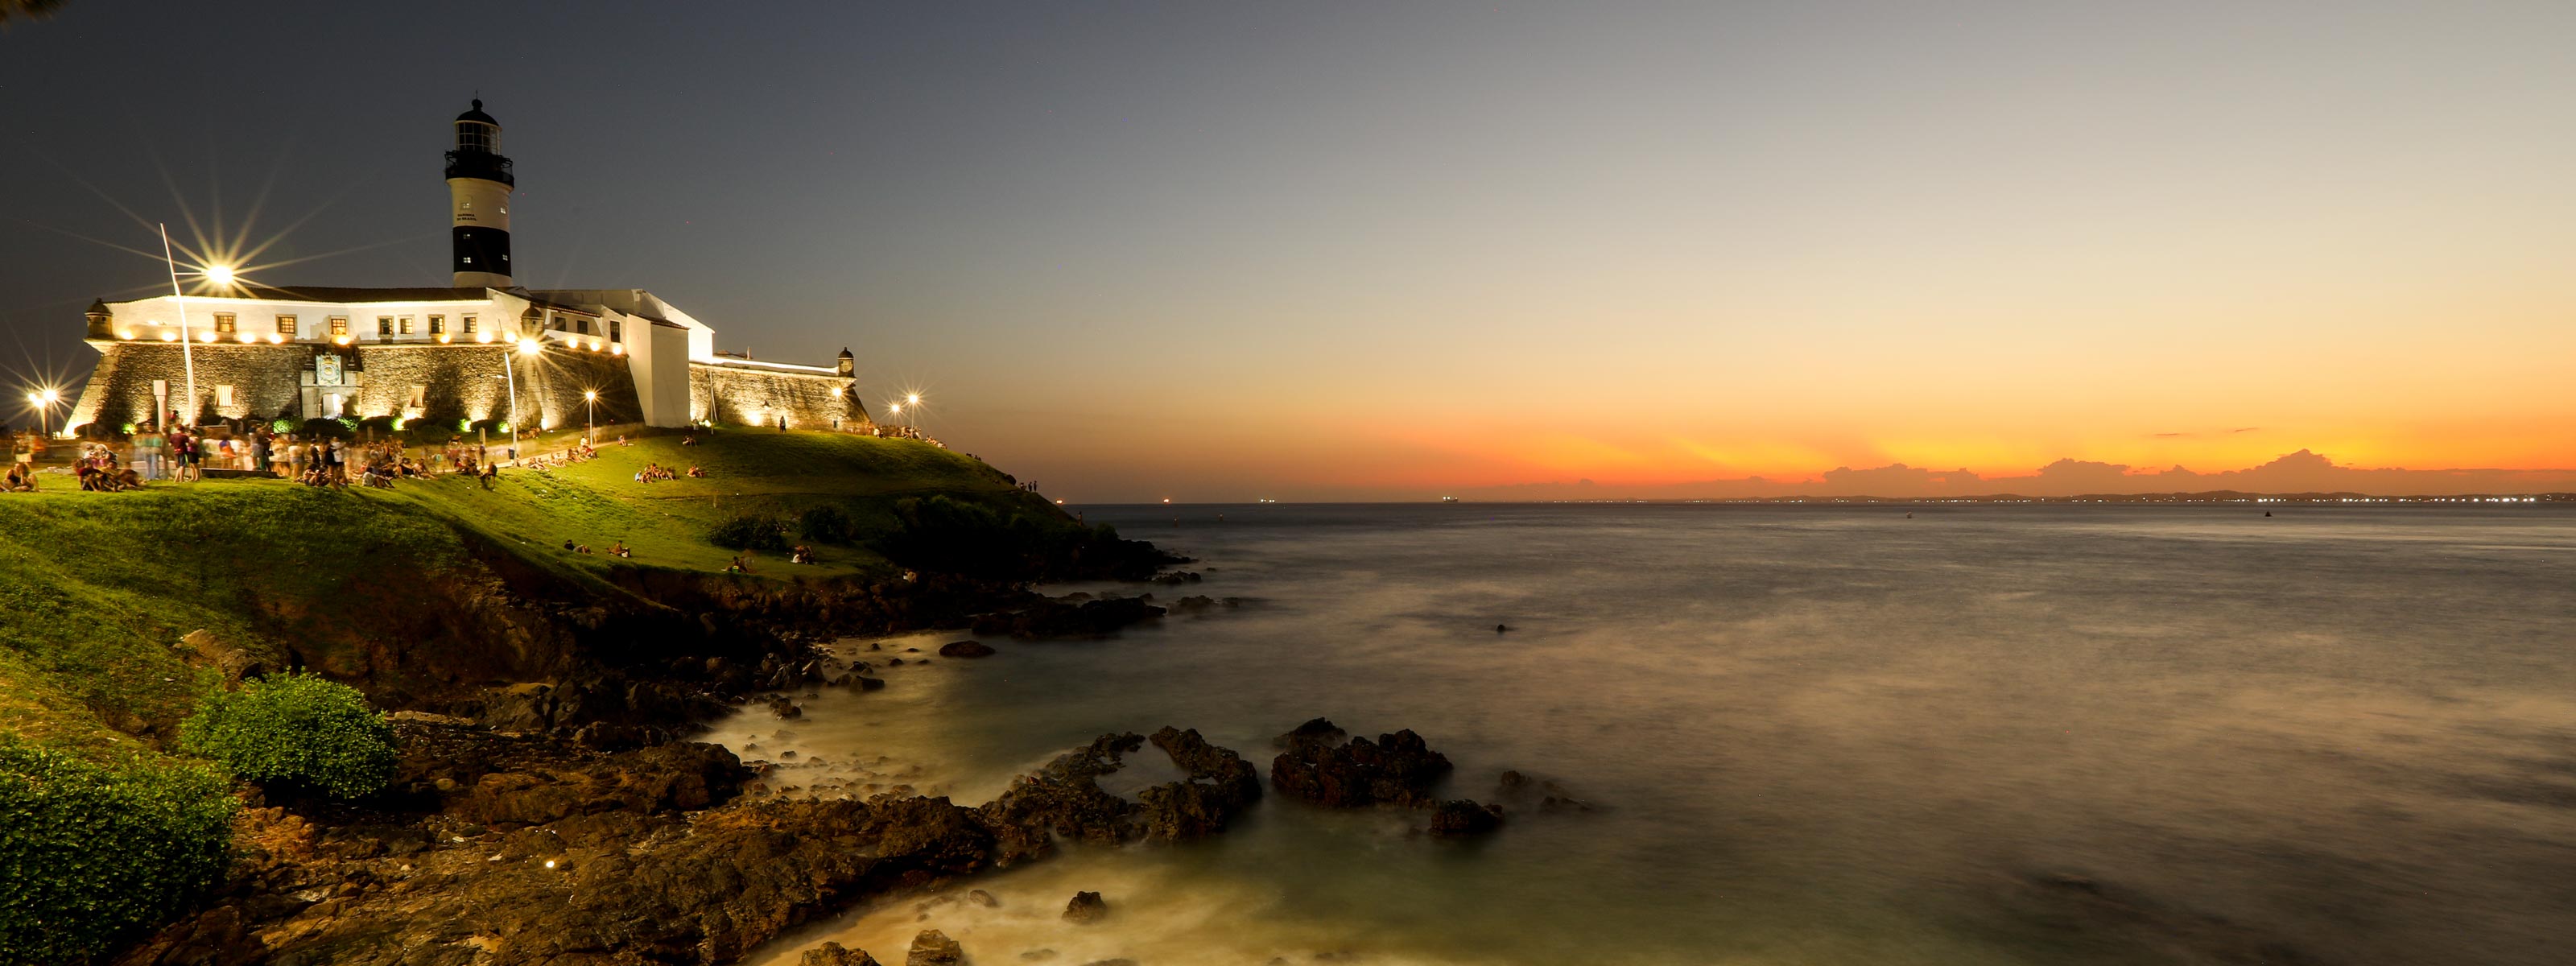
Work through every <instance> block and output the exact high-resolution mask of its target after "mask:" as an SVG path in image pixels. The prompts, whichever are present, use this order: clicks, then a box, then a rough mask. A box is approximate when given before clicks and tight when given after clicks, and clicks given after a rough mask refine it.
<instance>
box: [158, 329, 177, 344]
mask: <svg viewBox="0 0 2576 966" xmlns="http://www.w3.org/2000/svg"><path fill="white" fill-rule="evenodd" d="M161 341H163V342H177V341H179V333H176V332H172V331H170V330H168V329H163V330H161Z"/></svg>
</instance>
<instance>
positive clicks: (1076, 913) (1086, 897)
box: [1064, 892, 1109, 922]
mask: <svg viewBox="0 0 2576 966" xmlns="http://www.w3.org/2000/svg"><path fill="white" fill-rule="evenodd" d="M1108 914H1109V903H1107V902H1105V901H1103V900H1102V899H1101V898H1100V893H1097V892H1076V893H1074V894H1073V901H1072V902H1068V903H1065V904H1064V918H1065V921H1066V922H1099V921H1100V917H1102V916H1106V915H1108Z"/></svg>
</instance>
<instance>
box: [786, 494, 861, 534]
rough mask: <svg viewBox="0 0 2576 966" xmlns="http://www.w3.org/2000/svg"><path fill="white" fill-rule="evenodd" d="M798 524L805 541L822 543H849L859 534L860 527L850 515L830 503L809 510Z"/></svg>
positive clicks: (798, 520) (799, 519)
mask: <svg viewBox="0 0 2576 966" xmlns="http://www.w3.org/2000/svg"><path fill="white" fill-rule="evenodd" d="M797 524H798V525H799V528H800V529H802V530H803V531H804V534H805V539H807V540H813V541H817V542H820V543H848V542H850V538H852V537H855V536H857V535H858V533H859V525H858V524H857V523H856V522H855V521H852V520H851V519H850V515H849V514H847V513H843V512H841V508H840V507H836V506H833V505H831V504H829V503H825V504H822V505H820V506H816V507H811V508H809V509H807V510H806V511H805V515H804V516H802V517H800V518H798V519H797Z"/></svg>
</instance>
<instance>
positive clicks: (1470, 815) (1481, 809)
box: [1429, 798, 1503, 838]
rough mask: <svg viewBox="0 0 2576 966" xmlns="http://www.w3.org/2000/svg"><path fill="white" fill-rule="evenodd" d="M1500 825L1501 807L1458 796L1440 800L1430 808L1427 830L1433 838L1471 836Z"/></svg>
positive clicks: (1501, 818)
mask: <svg viewBox="0 0 2576 966" xmlns="http://www.w3.org/2000/svg"><path fill="white" fill-rule="evenodd" d="M1502 827H1503V810H1502V808H1501V807H1499V806H1495V805H1479V804H1476V803H1475V802H1472V801H1469V800H1467V799H1463V798H1460V799H1453V800H1451V801H1446V802H1441V803H1440V804H1439V805H1438V806H1436V807H1434V808H1433V809H1432V810H1431V828H1430V829H1429V831H1430V833H1431V834H1432V836H1433V837H1435V838H1472V837H1475V836H1479V835H1485V834H1489V833H1491V832H1493V831H1494V830H1496V829H1500V828H1502Z"/></svg>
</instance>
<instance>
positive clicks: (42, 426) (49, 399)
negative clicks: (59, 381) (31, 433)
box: [27, 389, 63, 437]
mask: <svg viewBox="0 0 2576 966" xmlns="http://www.w3.org/2000/svg"><path fill="white" fill-rule="evenodd" d="M62 398H63V394H62V393H59V392H55V391H54V390H51V389H47V390H45V391H43V392H31V393H28V394H27V405H30V406H34V407H36V435H38V436H48V437H50V436H52V435H53V434H54V431H53V428H52V427H53V424H52V422H51V421H50V420H51V417H52V416H53V414H54V403H56V402H58V401H60V400H61V399H62Z"/></svg>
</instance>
